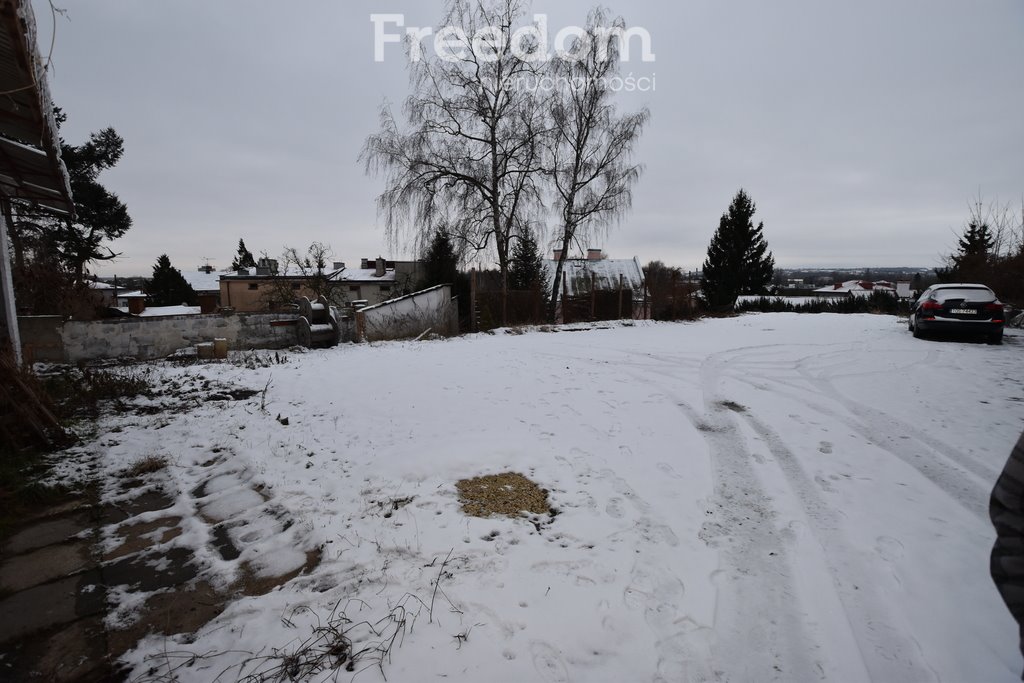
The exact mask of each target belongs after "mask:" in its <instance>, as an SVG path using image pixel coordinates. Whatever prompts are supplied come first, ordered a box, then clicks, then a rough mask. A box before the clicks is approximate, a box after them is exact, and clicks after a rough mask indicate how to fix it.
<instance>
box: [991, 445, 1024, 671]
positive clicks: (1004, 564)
mask: <svg viewBox="0 0 1024 683" xmlns="http://www.w3.org/2000/svg"><path fill="white" fill-rule="evenodd" d="M989 516H990V517H991V518H992V524H993V525H995V528H996V544H995V547H994V548H992V564H991V571H992V579H993V580H994V581H995V583H996V587H997V588H998V589H999V593H1000V594H1001V595H1002V596H1003V601H1004V602H1006V606H1007V607H1009V608H1010V612H1011V613H1012V614H1013V616H1014V618H1015V619H1016V620H1017V623H1018V624H1020V625H1022V626H1024V434H1022V435H1021V438H1020V440H1019V441H1017V445H1016V446H1014V447H1013V452H1012V453H1010V458H1009V460H1007V461H1006V466H1005V467H1004V468H1003V473H1002V474H1001V475H1000V476H999V479H998V480H997V481H996V485H995V488H994V489H993V490H992V498H991V500H990V501H989ZM1022 646H1024V639H1022ZM1022 651H1024V648H1022Z"/></svg>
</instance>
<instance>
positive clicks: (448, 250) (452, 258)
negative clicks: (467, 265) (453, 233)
mask: <svg viewBox="0 0 1024 683" xmlns="http://www.w3.org/2000/svg"><path fill="white" fill-rule="evenodd" d="M458 277H459V257H458V254H456V253H455V247H454V245H453V244H452V240H451V238H450V237H449V236H448V233H447V231H445V230H444V229H439V230H437V231H436V232H435V233H434V237H433V238H432V239H431V240H430V246H429V247H427V253H426V254H424V255H423V276H422V278H421V280H420V284H419V286H420V289H426V288H428V287H434V286H435V285H453V284H455V282H456V281H457V280H458Z"/></svg>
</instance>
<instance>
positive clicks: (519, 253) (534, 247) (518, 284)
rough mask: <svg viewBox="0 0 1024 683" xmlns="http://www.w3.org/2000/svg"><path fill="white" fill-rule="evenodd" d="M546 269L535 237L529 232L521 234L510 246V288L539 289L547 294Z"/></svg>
mask: <svg viewBox="0 0 1024 683" xmlns="http://www.w3.org/2000/svg"><path fill="white" fill-rule="evenodd" d="M547 280H548V276H547V269H546V268H545V267H544V257H543V255H541V252H540V246H539V245H538V244H537V239H536V238H535V237H534V236H533V235H532V234H530V233H527V234H525V235H523V236H522V237H521V238H520V239H519V241H518V242H516V245H515V246H514V247H513V248H512V262H511V263H510V264H509V269H508V287H509V289H511V290H522V291H527V290H529V291H532V290H536V289H540V290H541V291H543V292H544V293H545V294H547V284H548V282H547Z"/></svg>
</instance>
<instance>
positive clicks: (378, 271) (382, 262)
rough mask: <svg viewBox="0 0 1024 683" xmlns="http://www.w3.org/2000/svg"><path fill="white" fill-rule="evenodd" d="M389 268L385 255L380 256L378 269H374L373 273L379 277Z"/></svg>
mask: <svg viewBox="0 0 1024 683" xmlns="http://www.w3.org/2000/svg"><path fill="white" fill-rule="evenodd" d="M387 269H388V268H387V262H386V261H385V260H384V259H383V257H380V256H378V257H377V268H376V270H374V272H373V274H374V275H376V276H377V277H384V273H386V272H387Z"/></svg>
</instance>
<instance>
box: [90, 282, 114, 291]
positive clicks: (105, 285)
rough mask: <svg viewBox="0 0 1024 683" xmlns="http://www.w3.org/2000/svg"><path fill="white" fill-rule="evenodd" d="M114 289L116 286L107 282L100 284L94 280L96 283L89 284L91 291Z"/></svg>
mask: <svg viewBox="0 0 1024 683" xmlns="http://www.w3.org/2000/svg"><path fill="white" fill-rule="evenodd" d="M113 288H114V285H112V284H109V283H107V282H100V281H99V280H94V281H92V282H90V283H89V289H113Z"/></svg>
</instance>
